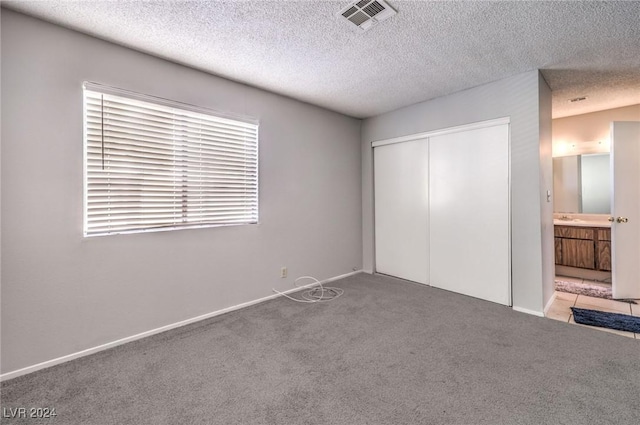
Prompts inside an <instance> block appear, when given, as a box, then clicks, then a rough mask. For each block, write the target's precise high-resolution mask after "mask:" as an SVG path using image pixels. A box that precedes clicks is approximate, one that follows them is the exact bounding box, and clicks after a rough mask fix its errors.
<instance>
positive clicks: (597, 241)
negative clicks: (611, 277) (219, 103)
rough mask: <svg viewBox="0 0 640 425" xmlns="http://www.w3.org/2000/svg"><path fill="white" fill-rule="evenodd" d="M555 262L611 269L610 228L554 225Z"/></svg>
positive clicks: (596, 268)
mask: <svg viewBox="0 0 640 425" xmlns="http://www.w3.org/2000/svg"><path fill="white" fill-rule="evenodd" d="M554 233H555V253H556V264H559V265H562V266H569V267H578V268H581V269H591V270H603V271H610V270H611V229H608V228H596V227H577V226H554Z"/></svg>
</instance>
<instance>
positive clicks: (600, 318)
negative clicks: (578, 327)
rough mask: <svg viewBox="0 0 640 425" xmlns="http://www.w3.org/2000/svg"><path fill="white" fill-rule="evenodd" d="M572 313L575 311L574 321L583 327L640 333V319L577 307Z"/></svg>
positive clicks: (572, 308) (573, 308) (572, 309)
mask: <svg viewBox="0 0 640 425" xmlns="http://www.w3.org/2000/svg"><path fill="white" fill-rule="evenodd" d="M571 311H573V320H575V321H576V323H580V324H582V325H590V326H599V327H601V328H609V329H616V330H618V331H627V332H634V333H640V317H636V316H630V315H628V314H618V313H607V312H604V311H597V310H587V309H584V308H577V307H571Z"/></svg>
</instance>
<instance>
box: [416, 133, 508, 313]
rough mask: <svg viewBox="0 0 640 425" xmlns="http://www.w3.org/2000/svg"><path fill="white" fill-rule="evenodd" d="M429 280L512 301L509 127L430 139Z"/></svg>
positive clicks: (502, 301) (467, 292)
mask: <svg viewBox="0 0 640 425" xmlns="http://www.w3.org/2000/svg"><path fill="white" fill-rule="evenodd" d="M429 167H430V172H429V197H430V205H429V206H430V217H429V234H430V237H431V240H430V242H431V245H430V256H431V257H430V258H431V259H430V261H429V268H430V271H431V273H430V283H431V285H432V286H436V287H439V288H442V289H446V290H449V291H453V292H458V293H461V294H465V295H470V296H472V297H476V298H481V299H485V300H488V301H493V302H496V303H500V304H504V305H510V304H511V282H510V275H511V270H510V242H509V241H510V235H509V126H508V125H506V124H505V125H498V126H493V127H487V128H480V129H475V130H468V131H462V132H458V133H450V134H443V135H440V136H434V137H432V138H429Z"/></svg>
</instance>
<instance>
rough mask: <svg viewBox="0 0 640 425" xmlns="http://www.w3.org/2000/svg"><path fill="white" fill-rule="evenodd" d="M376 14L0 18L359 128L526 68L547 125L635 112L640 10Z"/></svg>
mask: <svg viewBox="0 0 640 425" xmlns="http://www.w3.org/2000/svg"><path fill="white" fill-rule="evenodd" d="M388 3H389V4H391V5H392V6H393V7H394V8H396V9H397V11H398V14H397V15H396V16H394V17H392V18H390V19H389V20H387V21H384V22H381V23H380V24H378V25H377V26H376V27H374V28H372V29H371V30H369V31H367V32H361V31H360V30H358V29H357V28H355V27H353V26H352V24H350V23H348V22H347V21H345V20H343V19H341V18H340V17H339V16H337V13H338V12H339V11H340V10H341V9H342V8H343V7H344V6H346V5H348V4H349V1H322V0H320V1H250V2H248V1H191V2H185V1H161V2H157V1H152V2H149V1H144V2H143V1H117V2H112V1H109V2H103V1H81V2H69V1H46V2H23V1H20V2H11V1H10V2H3V6H5V7H8V8H11V9H14V10H17V11H20V12H23V13H26V14H29V15H33V16H36V17H39V18H42V19H44V20H47V21H51V22H54V23H57V24H60V25H62V26H66V27H70V28H73V29H76V30H78V31H82V32H85V33H88V34H91V35H94V36H96V37H99V38H103V39H106V40H110V41H112V42H115V43H118V44H121V45H124V46H127V47H131V48H133V49H136V50H140V51H143V52H147V53H150V54H153V55H156V56H160V57H162V58H166V59H169V60H172V61H175V62H178V63H182V64H185V65H188V66H191V67H194V68H197V69H201V70H204V71H207V72H210V73H212V74H215V75H219V76H222V77H225V78H228V79H231V80H235V81H239V82H243V83H247V84H250V85H252V86H255V87H260V88H263V89H267V90H270V91H273V92H276V93H280V94H284V95H287V96H290V97H293V98H296V99H300V100H303V101H305V102H309V103H313V104H316V105H320V106H323V107H326V108H328V109H332V110H335V111H338V112H341V113H344V114H347V115H351V116H354V117H359V118H363V117H369V116H373V115H377V114H380V113H384V112H387V111H390V110H394V109H397V108H400V107H403V106H407V105H410V104H413V103H417V102H421V101H424V100H427V99H432V98H435V97H438V96H443V95H447V94H450V93H453V92H456V91H460V90H464V89H467V88H470V87H474V86H478V85H480V84H484V83H487V82H490V81H495V80H499V79H501V78H505V77H509V76H511V75H515V74H518V73H521V72H525V71H530V70H534V69H541V70H542V73H543V75H544V77H545V79H546V80H547V82H548V83H549V85H550V86H551V89H552V92H553V115H554V117H562V116H569V115H575V114H581V113H586V112H592V111H597V110H603V109H609V108H613V107H619V106H626V105H631V104H637V103H640V25H639V22H640V2H628V1H627V2H590V1H582V2H538V1H535V2H527V1H511V2H431V1H418V2H408V1H398V0H388ZM579 96H586V97H587V100H585V101H582V102H577V103H569V102H568V99H570V98H574V97H579Z"/></svg>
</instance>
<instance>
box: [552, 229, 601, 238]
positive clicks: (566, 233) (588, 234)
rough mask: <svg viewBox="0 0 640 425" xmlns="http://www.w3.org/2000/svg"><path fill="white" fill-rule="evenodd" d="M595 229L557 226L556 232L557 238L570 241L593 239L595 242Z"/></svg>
mask: <svg viewBox="0 0 640 425" xmlns="http://www.w3.org/2000/svg"><path fill="white" fill-rule="evenodd" d="M593 231H594V229H588V228H584V227H569V226H555V227H554V232H555V235H556V236H557V237H560V238H569V239H591V240H593V236H594V234H593Z"/></svg>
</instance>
